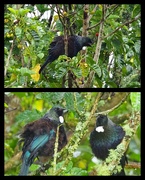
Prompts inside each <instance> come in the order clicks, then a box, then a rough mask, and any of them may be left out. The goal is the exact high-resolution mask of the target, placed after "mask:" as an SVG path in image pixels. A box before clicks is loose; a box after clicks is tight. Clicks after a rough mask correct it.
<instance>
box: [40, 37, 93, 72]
mask: <svg viewBox="0 0 145 180" xmlns="http://www.w3.org/2000/svg"><path fill="white" fill-rule="evenodd" d="M92 43H93V42H92V40H91V39H90V38H89V37H82V36H76V35H73V36H68V57H70V58H72V57H74V56H76V55H77V53H78V52H79V51H80V50H82V48H83V46H91V45H92ZM64 46H65V44H64V36H57V37H55V38H54V40H53V41H52V42H51V44H50V47H49V50H48V53H49V56H48V57H47V59H46V61H45V63H44V64H43V65H42V66H41V68H40V70H39V74H40V73H41V72H42V70H43V69H44V68H45V66H46V65H47V64H48V63H51V62H53V61H54V60H56V59H58V57H59V56H60V55H64V54H65V50H64Z"/></svg>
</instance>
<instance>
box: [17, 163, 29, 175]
mask: <svg viewBox="0 0 145 180" xmlns="http://www.w3.org/2000/svg"><path fill="white" fill-rule="evenodd" d="M29 166H30V165H29V164H28V163H26V161H25V160H24V161H23V163H22V167H21V170H20V173H19V176H27V174H28V170H29Z"/></svg>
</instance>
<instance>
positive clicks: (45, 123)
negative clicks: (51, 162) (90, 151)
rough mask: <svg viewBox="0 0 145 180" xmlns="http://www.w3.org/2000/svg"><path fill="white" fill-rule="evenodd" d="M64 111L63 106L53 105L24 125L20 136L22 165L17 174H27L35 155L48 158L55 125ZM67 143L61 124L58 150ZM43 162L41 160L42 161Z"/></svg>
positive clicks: (57, 124)
mask: <svg viewBox="0 0 145 180" xmlns="http://www.w3.org/2000/svg"><path fill="white" fill-rule="evenodd" d="M65 112H66V110H65V109H64V108H60V107H53V108H51V109H50V110H49V111H48V112H47V113H46V114H45V115H44V116H43V117H42V118H41V119H39V120H36V121H33V122H31V123H28V124H27V125H25V127H24V129H23V132H22V133H21V135H20V137H21V138H22V139H21V142H24V144H23V148H22V166H21V171H20V174H19V175H27V174H28V170H29V167H30V166H31V164H32V163H33V162H34V160H35V158H36V157H39V159H42V157H43V158H44V159H46V158H50V157H52V156H53V154H54V145H55V141H56V132H57V127H58V126H59V125H60V124H61V122H60V121H59V117H60V116H63V114H64V113H65ZM66 144H67V136H66V133H65V129H64V127H63V125H61V126H60V127H59V138H58V151H60V150H61V149H62V148H63V147H64V146H65V145H66ZM42 163H43V162H42Z"/></svg>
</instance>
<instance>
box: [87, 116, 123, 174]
mask: <svg viewBox="0 0 145 180" xmlns="http://www.w3.org/2000/svg"><path fill="white" fill-rule="evenodd" d="M124 136H125V131H124V130H123V128H122V127H121V126H119V125H116V124H115V123H113V122H112V121H111V120H110V119H109V118H108V117H107V116H105V115H102V114H100V115H99V116H98V117H97V120H96V126H95V128H94V130H93V131H92V132H91V133H90V145H91V148H92V152H93V153H94V155H95V156H96V157H97V158H98V159H101V160H105V159H106V158H107V157H108V155H109V150H110V149H116V147H117V145H119V144H120V143H121V141H122V139H123V138H124ZM125 161H126V156H125V154H124V156H122V158H121V160H120V165H121V166H122V170H121V172H118V173H117V174H113V176H125V172H124V166H125Z"/></svg>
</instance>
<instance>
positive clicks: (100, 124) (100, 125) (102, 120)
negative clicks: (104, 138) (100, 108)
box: [96, 114, 108, 132]
mask: <svg viewBox="0 0 145 180" xmlns="http://www.w3.org/2000/svg"><path fill="white" fill-rule="evenodd" d="M107 125H108V117H107V116H105V115H102V114H100V115H99V116H98V117H97V120H96V131H97V132H104V128H105V127H106V126H107Z"/></svg>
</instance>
